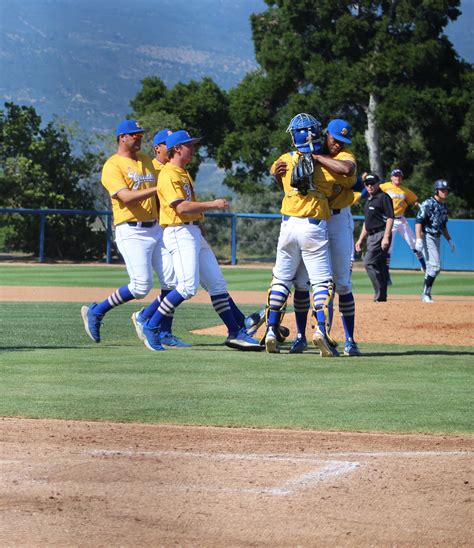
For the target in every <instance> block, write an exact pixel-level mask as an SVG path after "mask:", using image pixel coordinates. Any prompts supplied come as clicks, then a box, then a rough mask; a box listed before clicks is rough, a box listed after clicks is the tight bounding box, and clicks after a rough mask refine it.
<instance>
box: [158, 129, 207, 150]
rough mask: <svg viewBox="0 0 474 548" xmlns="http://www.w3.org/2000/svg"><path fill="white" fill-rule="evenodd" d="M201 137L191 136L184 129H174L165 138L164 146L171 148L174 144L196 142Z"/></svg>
mask: <svg viewBox="0 0 474 548" xmlns="http://www.w3.org/2000/svg"><path fill="white" fill-rule="evenodd" d="M200 140H201V137H191V135H189V133H188V132H187V131H186V130H185V129H180V130H178V131H175V132H174V133H172V134H171V135H168V137H167V138H166V148H167V149H168V150H171V149H172V148H173V147H175V146H176V145H184V143H197V142H199V141H200Z"/></svg>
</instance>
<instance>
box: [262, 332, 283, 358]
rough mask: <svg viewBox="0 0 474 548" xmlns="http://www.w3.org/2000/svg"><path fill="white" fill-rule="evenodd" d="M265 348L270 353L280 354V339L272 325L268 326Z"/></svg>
mask: <svg viewBox="0 0 474 548" xmlns="http://www.w3.org/2000/svg"><path fill="white" fill-rule="evenodd" d="M265 350H266V351H267V352H268V353H269V354H279V353H280V349H279V348H278V340H277V336H276V335H275V332H274V331H273V328H272V327H269V328H268V331H267V334H266V335H265Z"/></svg>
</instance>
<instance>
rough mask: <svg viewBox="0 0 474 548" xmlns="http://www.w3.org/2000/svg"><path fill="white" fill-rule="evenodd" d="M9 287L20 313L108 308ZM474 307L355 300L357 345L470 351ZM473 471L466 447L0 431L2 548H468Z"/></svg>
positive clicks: (285, 435)
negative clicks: (59, 304) (61, 305)
mask: <svg viewBox="0 0 474 548" xmlns="http://www.w3.org/2000/svg"><path fill="white" fill-rule="evenodd" d="M1 289H2V290H4V291H3V292H2V299H1V300H7V299H4V298H3V295H4V294H6V290H7V291H8V297H9V300H12V301H14V300H17V301H18V300H31V301H33V300H44V301H54V300H64V301H77V302H89V301H93V300H96V299H99V298H103V297H104V295H107V294H108V293H107V291H108V290H107V289H104V288H102V289H100V290H94V289H93V290H91V289H84V288H25V287H23V288H21V294H20V292H18V293H16V294H15V290H16V288H13V287H9V288H5V287H4V288H1ZM29 290H31V293H29ZM233 296H234V298H235V300H236V301H237V302H239V303H259V302H260V303H264V302H265V298H266V296H265V294H263V293H259V294H256V293H253V292H251V293H247V292H246V293H242V292H233ZM194 302H209V301H208V297H207V295H204V294H199V295H198V296H197V297H196V298H195V299H194ZM473 303H474V301H473V300H472V299H466V298H462V299H456V298H453V297H438V298H437V301H436V302H435V303H434V304H432V305H425V304H422V303H420V301H419V300H418V298H416V299H414V298H410V297H401V296H396V297H393V298H391V299H390V301H389V302H387V303H373V302H372V301H371V298H370V296H369V295H365V296H364V295H358V296H357V309H358V312H357V324H358V326H359V327H358V329H357V337H358V340H359V342H361V343H362V345H361V346H362V350H363V343H364V342H385V343H389V342H390V343H397V344H404V343H408V344H437V345H439V344H446V345H468V344H472V332H473V326H474V325H473ZM336 310H337V309H336ZM284 324H286V325H288V326H289V327H291V328H293V324H292V314H288V316H287V317H286V318H285V321H284ZM338 324H339V321H338V320H337V319H336V321H335V327H334V330H335V331H334V334H335V336H336V338H339V339H340V338H341V336H342V333H341V331H340V329H341V328H340V326H339V325H338ZM206 332H212V333H213V334H218V333H221V327H220V326H219V327H212V328H210V329H209V330H206ZM351 359H352V358H351ZM473 457H474V437H472V436H433V435H429V436H428V435H412V434H410V435H394V434H367V433H344V432H314V431H302V430H276V429H275V430H266V429H242V428H209V427H194V426H173V425H147V424H117V423H105V422H102V423H101V422H96V423H93V422H81V421H59V420H32V419H21V418H3V419H0V461H1V476H0V486H1V491H0V518H1V519H0V523H1V526H0V545H1V546H18V545H22V546H134V547H135V546H171V545H184V546H297V545H298V546H449V547H451V546H472V545H473V544H474V535H473V532H472V531H473V529H472V523H473V504H474V490H473V482H474V477H473V476H474V474H473V469H474V466H473V464H474V461H473Z"/></svg>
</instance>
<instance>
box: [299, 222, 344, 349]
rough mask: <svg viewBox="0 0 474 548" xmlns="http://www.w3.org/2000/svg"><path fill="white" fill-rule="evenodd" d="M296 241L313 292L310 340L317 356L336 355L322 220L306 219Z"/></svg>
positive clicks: (327, 254)
mask: <svg viewBox="0 0 474 548" xmlns="http://www.w3.org/2000/svg"><path fill="white" fill-rule="evenodd" d="M299 244H300V248H301V257H302V259H303V262H304V264H305V266H306V270H307V271H308V276H309V280H310V283H311V288H312V293H313V314H314V317H315V318H316V322H317V327H316V331H315V333H314V335H313V343H314V344H315V345H316V346H317V347H318V348H319V350H320V353H321V356H323V357H325V358H326V357H334V356H338V355H339V354H338V352H337V350H336V348H335V347H334V346H333V343H332V341H331V340H330V338H329V333H328V328H329V303H330V301H331V299H332V298H333V291H334V284H333V281H332V272H331V259H330V255H329V241H328V232H327V225H326V222H325V221H319V222H317V224H316V223H314V224H313V223H308V224H307V225H306V227H305V229H304V231H302V232H301V234H300V237H299Z"/></svg>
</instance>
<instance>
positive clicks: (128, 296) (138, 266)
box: [81, 223, 156, 342]
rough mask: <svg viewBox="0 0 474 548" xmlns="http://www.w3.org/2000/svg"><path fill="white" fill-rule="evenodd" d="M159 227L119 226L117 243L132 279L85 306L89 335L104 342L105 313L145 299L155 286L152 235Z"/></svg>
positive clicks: (85, 324) (84, 316)
mask: <svg viewBox="0 0 474 548" xmlns="http://www.w3.org/2000/svg"><path fill="white" fill-rule="evenodd" d="M155 228H156V227H152V228H140V227H132V226H129V225H128V224H126V223H124V224H121V225H118V226H117V227H116V228H115V235H116V243H117V247H118V250H119V252H120V254H121V255H122V257H123V259H124V261H125V266H126V268H127V272H128V275H129V278H130V283H128V284H127V285H124V286H122V287H119V288H118V289H117V290H116V291H114V293H112V295H109V296H108V297H107V298H106V299H104V300H103V301H102V302H100V303H98V304H96V303H92V304H91V305H89V306H83V307H82V309H81V314H82V319H83V321H84V327H85V329H86V332H87V334H88V335H89V337H90V338H91V339H92V340H93V341H95V342H100V327H101V324H102V320H103V318H104V315H105V314H106V313H107V312H109V311H110V310H112V308H115V307H117V306H119V305H121V304H124V303H126V302H128V301H131V300H133V299H143V298H144V297H146V295H148V293H149V292H150V290H151V288H152V286H153V272H152V268H151V256H152V253H153V248H154V246H155V241H154V238H153V236H152V234H153V231H154V230H155Z"/></svg>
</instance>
